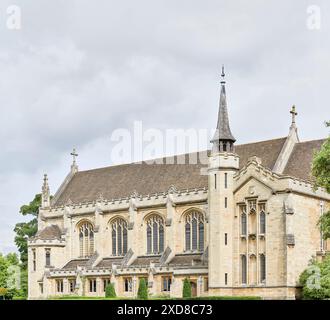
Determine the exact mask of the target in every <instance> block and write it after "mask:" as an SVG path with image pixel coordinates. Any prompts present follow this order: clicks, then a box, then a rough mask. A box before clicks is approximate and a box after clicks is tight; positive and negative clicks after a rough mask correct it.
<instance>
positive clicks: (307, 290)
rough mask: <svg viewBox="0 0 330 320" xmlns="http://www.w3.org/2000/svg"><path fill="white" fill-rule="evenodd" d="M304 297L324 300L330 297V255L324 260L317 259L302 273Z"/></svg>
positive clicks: (301, 280)
mask: <svg viewBox="0 0 330 320" xmlns="http://www.w3.org/2000/svg"><path fill="white" fill-rule="evenodd" d="M299 283H300V284H301V285H302V287H303V290H302V296H303V299H306V300H308V299H313V300H323V299H329V298H330V255H327V256H326V257H325V259H324V260H323V261H322V262H318V261H316V260H315V259H314V260H312V261H310V264H309V266H308V268H307V269H306V270H304V272H302V274H301V275H300V278H299Z"/></svg>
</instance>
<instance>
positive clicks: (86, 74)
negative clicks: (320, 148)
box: [0, 0, 330, 251]
mask: <svg viewBox="0 0 330 320" xmlns="http://www.w3.org/2000/svg"><path fill="white" fill-rule="evenodd" d="M10 4H12V3H11V1H10V0H4V1H2V3H1V6H0V38H1V42H0V70H1V72H0V108H1V118H0V142H1V155H0V181H1V185H0V195H1V196H0V204H1V205H3V207H1V208H2V210H1V220H2V221H7V224H6V226H2V227H1V229H0V232H1V235H3V234H4V236H3V238H4V239H3V240H1V241H0V251H1V250H5V247H6V248H8V247H10V245H11V243H12V236H13V234H12V232H11V231H8V230H9V229H10V227H9V226H8V225H14V223H15V222H16V221H19V220H20V219H21V217H20V216H19V214H18V208H19V206H20V205H21V204H22V203H24V202H27V201H30V200H31V198H32V197H33V195H34V193H36V192H38V191H39V189H40V183H41V182H40V181H41V176H42V173H43V172H44V171H47V172H49V174H50V183H51V187H52V190H53V191H54V190H55V189H56V187H57V186H58V185H59V184H60V182H61V180H62V179H63V178H64V176H65V174H66V172H67V170H68V168H69V165H70V157H69V152H70V150H71V148H72V147H73V146H76V147H78V150H79V153H80V155H79V158H78V161H79V163H80V164H81V168H82V169H86V168H90V167H97V166H103V165H108V164H110V162H111V161H110V156H109V154H110V151H111V148H112V144H111V143H110V139H109V138H110V136H111V132H112V131H113V130H114V129H116V128H120V127H124V128H131V126H132V123H133V121H134V120H142V121H143V124H144V126H145V127H146V128H148V127H154V128H161V129H167V128H208V129H209V128H212V127H214V126H215V125H216V121H215V119H216V115H217V105H218V97H219V73H220V67H221V64H222V63H225V64H226V73H227V93H228V102H229V114H230V120H231V127H232V131H233V133H234V135H235V137H236V138H237V140H238V143H244V142H248V141H255V140H262V139H267V138H275V137H280V136H285V135H286V134H287V132H288V127H289V124H290V116H289V113H288V111H289V109H290V107H291V105H292V104H296V105H297V108H298V113H299V116H298V126H299V134H300V137H301V139H314V138H319V137H324V136H325V135H327V134H328V132H327V130H326V129H325V128H324V126H323V121H324V120H326V119H329V111H328V110H329V108H328V106H327V103H328V75H329V73H330V62H329V59H328V57H329V49H330V45H329V43H330V41H329V35H330V31H329V30H330V28H329V12H330V10H329V9H330V8H329V6H330V5H329V3H328V1H325V0H323V1H321V0H319V1H317V3H313V4H318V5H320V8H321V14H322V28H321V30H319V31H310V30H308V29H307V27H306V19H307V13H306V9H307V6H308V5H310V4H311V3H310V1H307V0H306V1H305V0H295V1H290V2H289V3H288V2H287V1H267V2H265V1H261V0H254V1H249V2H248V3H247V1H243V0H236V1H219V0H206V1H197V0H195V1H191V0H190V1H188V0H183V1H174V0H167V1H151V0H150V1H147V0H140V1H139V2H135V1H124V2H123V1H121V2H118V1H109V0H107V1H106V0H99V1H97V2H95V1H90V0H79V1H78V0H58V1H52V0H34V1H33V2H32V1H30V2H26V1H23V0H17V1H16V4H17V5H20V6H21V8H22V30H20V31H9V30H7V29H6V27H5V18H6V7H7V6H8V5H10ZM26 185H29V188H26ZM6 250H8V249H6Z"/></svg>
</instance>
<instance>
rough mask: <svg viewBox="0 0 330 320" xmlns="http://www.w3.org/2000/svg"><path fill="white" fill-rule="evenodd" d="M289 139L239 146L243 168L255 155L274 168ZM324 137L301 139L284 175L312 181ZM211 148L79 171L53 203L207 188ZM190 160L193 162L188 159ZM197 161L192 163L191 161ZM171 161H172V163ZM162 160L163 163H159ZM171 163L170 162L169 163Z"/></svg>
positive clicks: (238, 150) (237, 147)
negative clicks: (315, 155)
mask: <svg viewBox="0 0 330 320" xmlns="http://www.w3.org/2000/svg"><path fill="white" fill-rule="evenodd" d="M285 140H286V138H279V139H273V140H267V141H260V142H254V143H248V144H242V145H237V146H236V147H235V151H236V153H237V154H238V155H239V157H240V168H242V167H243V166H244V165H245V164H246V163H247V161H248V159H249V158H250V157H252V156H257V157H259V158H261V160H262V165H263V166H265V167H267V168H269V169H271V170H272V169H273V167H274V165H275V163H276V160H277V158H278V156H279V154H280V152H281V150H282V147H283V145H284V143H285ZM323 141H324V140H315V141H308V142H301V143H298V144H297V145H296V147H295V148H294V150H293V153H292V155H291V157H290V159H289V162H288V164H287V166H286V168H285V170H284V174H287V175H290V176H294V177H297V178H300V179H307V180H311V178H310V171H311V170H310V165H311V159H312V155H313V150H315V149H319V148H320V146H321V144H322V142H323ZM207 156H208V151H202V152H198V153H190V154H183V155H180V156H175V157H173V158H169V157H168V158H161V159H156V161H157V162H156V163H153V164H150V163H149V162H142V163H131V164H123V165H117V166H110V167H105V168H100V169H93V170H87V171H80V172H77V173H76V174H75V175H74V176H73V178H72V179H71V181H70V182H69V183H68V185H67V186H66V188H65V189H64V190H63V192H62V193H61V194H60V195H59V197H58V199H57V200H56V202H55V203H53V205H54V206H59V205H64V204H66V203H67V202H68V200H69V199H70V200H71V201H72V202H73V203H80V202H85V201H94V200H96V199H98V198H99V197H100V195H102V197H103V198H104V199H108V200H111V199H118V198H124V197H128V196H130V195H132V194H133V193H134V192H135V191H136V192H137V193H138V194H141V195H148V194H154V193H159V192H166V191H167V190H168V189H169V188H170V187H171V186H172V185H174V186H175V187H176V188H177V189H178V190H185V189H194V188H207V186H208V180H207V175H205V174H204V175H203V174H201V169H202V168H203V169H204V170H205V169H206V168H207V164H208V159H207ZM189 159H190V161H189ZM191 160H197V161H194V162H193V163H194V164H189V163H191V162H192V161H191ZM169 161H171V162H169ZM160 163H162V164H160ZM169 163H170V164H169Z"/></svg>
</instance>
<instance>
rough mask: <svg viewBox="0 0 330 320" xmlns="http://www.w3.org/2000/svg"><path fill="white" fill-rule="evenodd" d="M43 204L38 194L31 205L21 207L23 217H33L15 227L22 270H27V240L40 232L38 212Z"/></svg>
mask: <svg viewBox="0 0 330 320" xmlns="http://www.w3.org/2000/svg"><path fill="white" fill-rule="evenodd" d="M40 204H41V194H36V195H35V197H34V199H33V200H32V201H31V202H30V203H29V204H25V205H23V206H21V208H20V213H21V214H22V215H23V216H29V215H31V216H32V217H33V218H32V220H30V221H28V222H22V223H17V224H16V226H15V229H14V231H15V233H16V236H15V243H16V246H17V248H18V251H19V253H20V259H21V262H22V269H23V270H24V269H26V268H27V259H28V254H27V248H28V247H27V240H28V238H30V237H32V236H34V235H35V234H36V232H37V230H38V219H37V217H38V212H39V207H40Z"/></svg>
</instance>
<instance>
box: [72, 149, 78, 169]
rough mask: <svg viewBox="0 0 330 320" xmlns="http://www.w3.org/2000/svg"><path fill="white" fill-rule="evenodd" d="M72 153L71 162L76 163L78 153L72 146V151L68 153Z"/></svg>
mask: <svg viewBox="0 0 330 320" xmlns="http://www.w3.org/2000/svg"><path fill="white" fill-rule="evenodd" d="M70 154H71V155H72V163H73V164H74V165H75V164H76V157H78V153H77V152H76V149H75V148H73V150H72V152H71V153H70Z"/></svg>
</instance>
